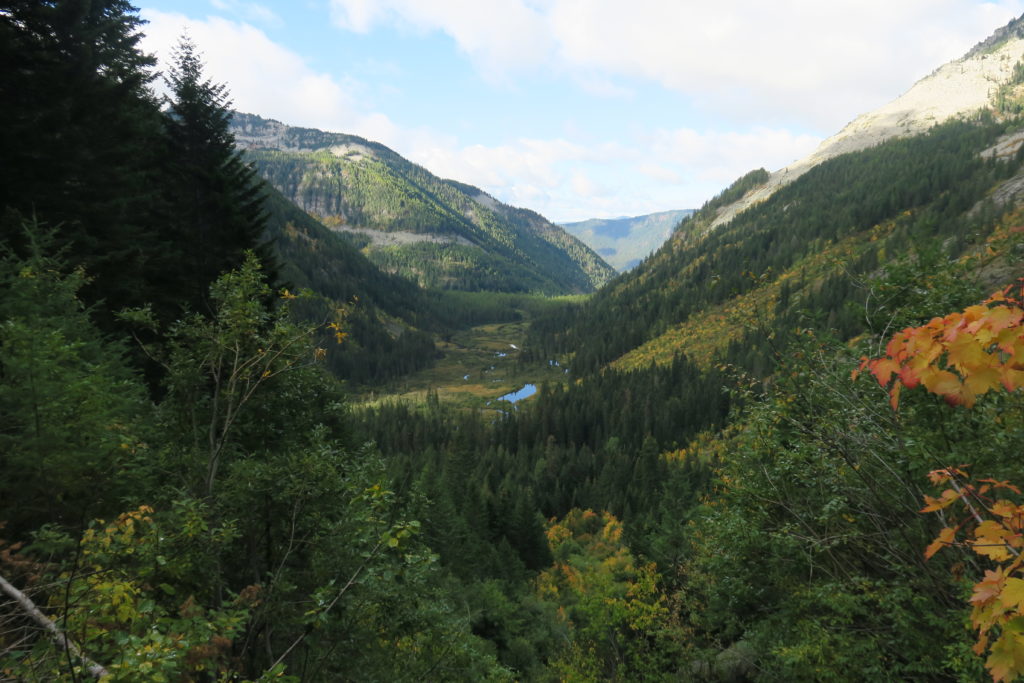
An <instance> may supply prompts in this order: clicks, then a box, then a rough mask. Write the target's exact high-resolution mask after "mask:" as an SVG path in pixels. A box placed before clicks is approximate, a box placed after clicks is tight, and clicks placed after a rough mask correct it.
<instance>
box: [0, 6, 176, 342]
mask: <svg viewBox="0 0 1024 683" xmlns="http://www.w3.org/2000/svg"><path fill="white" fill-rule="evenodd" d="M141 23H142V22H141V20H140V19H139V18H138V16H137V15H136V14H135V8H134V7H132V6H131V5H130V4H129V3H128V2H126V1H124V0H94V1H92V2H80V1H77V0H48V1H36V2H24V1H13V0H2V1H0V63H2V64H4V68H3V69H0V101H3V103H4V106H3V107H0V149H2V150H3V155H4V162H3V164H0V240H3V241H6V242H8V243H10V244H11V245H12V246H14V247H15V248H17V249H18V250H19V252H20V253H26V249H27V244H26V243H25V242H24V240H23V232H22V228H21V226H22V222H23V220H25V219H28V218H32V217H35V218H38V220H39V221H40V222H42V223H45V224H48V225H50V226H52V227H57V226H59V228H60V232H59V234H58V235H57V240H58V242H59V243H60V244H61V245H66V244H74V250H73V251H71V252H69V259H71V260H72V261H73V265H84V266H85V267H86V269H87V270H88V272H89V274H90V275H91V276H92V277H93V278H94V279H93V281H92V283H90V284H89V285H88V286H87V287H86V288H85V289H84V290H83V292H82V293H83V296H84V297H85V299H86V300H88V301H97V300H99V299H100V298H103V299H106V301H107V302H108V304H109V306H108V309H113V310H116V309H117V308H119V307H121V306H124V305H126V304H139V303H142V302H143V301H145V299H146V298H147V294H148V291H147V290H148V287H147V286H146V283H147V282H149V280H148V272H149V267H148V263H147V260H148V259H149V258H150V256H151V255H152V254H154V253H157V252H158V250H157V249H156V248H155V241H154V239H153V237H154V234H155V225H156V222H155V221H154V210H155V208H156V206H157V203H156V201H155V199H156V198H155V196H154V193H155V190H154V188H156V187H159V182H158V181H157V172H158V167H157V164H156V158H157V153H158V152H159V145H158V144H157V143H158V141H159V139H160V135H161V131H160V114H159V109H158V107H157V105H156V102H155V100H154V98H153V96H152V93H151V92H150V90H149V83H150V81H151V80H152V78H153V76H152V74H151V72H150V68H151V67H152V65H153V64H154V60H153V59H152V58H151V57H149V56H148V55H145V54H143V53H142V52H141V51H140V50H139V49H138V41H139V38H140V34H139V32H138V28H139V25H140V24H141ZM99 322H103V323H106V322H110V318H109V317H108V318H106V319H101V320H100V321H99Z"/></svg>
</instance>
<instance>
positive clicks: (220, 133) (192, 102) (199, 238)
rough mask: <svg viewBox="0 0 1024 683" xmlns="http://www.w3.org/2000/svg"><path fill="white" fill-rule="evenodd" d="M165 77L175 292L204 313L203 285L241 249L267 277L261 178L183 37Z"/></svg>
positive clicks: (221, 95)
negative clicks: (252, 256) (250, 252)
mask: <svg viewBox="0 0 1024 683" xmlns="http://www.w3.org/2000/svg"><path fill="white" fill-rule="evenodd" d="M166 81H167V85H168V87H169V89H170V91H171V98H170V101H169V103H168V107H167V109H166V112H165V113H166V129H167V138H168V144H169V153H168V157H167V174H168V178H167V184H166V186H165V187H166V189H167V190H168V193H169V196H168V201H169V204H170V206H171V207H172V220H173V223H174V225H173V229H172V231H171V235H170V236H171V238H172V240H173V241H174V243H175V247H176V249H175V252H176V254H177V255H178V256H179V261H178V263H177V264H176V265H177V268H178V269H179V270H180V272H179V273H178V276H179V277H182V278H183V281H182V282H181V283H180V285H181V289H180V291H181V292H182V294H183V295H184V298H185V300H186V301H187V302H188V303H189V304H190V305H191V306H192V308H193V309H195V310H197V311H199V312H203V313H206V312H208V311H209V302H208V301H207V299H206V296H207V291H208V288H209V285H210V283H212V282H213V281H214V280H215V279H216V278H217V276H218V275H220V274H221V273H223V272H226V271H229V270H231V269H233V268H237V267H238V266H239V265H241V263H242V260H243V254H244V252H245V250H247V249H253V250H255V251H256V252H257V254H258V255H259V257H260V260H261V261H262V262H263V263H264V267H265V268H267V267H270V270H269V273H268V279H270V280H273V279H274V276H275V272H274V271H275V270H276V269H275V268H274V267H273V263H274V259H273V256H272V254H271V252H270V249H269V247H268V246H267V245H266V244H265V242H264V240H263V233H264V228H265V223H266V213H265V210H264V199H265V198H264V190H263V182H262V181H261V180H260V179H259V177H258V176H257V175H256V172H255V170H254V169H253V168H252V167H251V166H250V165H248V164H246V163H245V161H244V160H243V158H242V155H241V152H239V151H238V150H237V149H236V148H235V137H234V135H233V134H232V132H231V129H230V123H231V117H232V111H231V102H230V100H229V99H228V93H227V87H226V86H225V85H223V84H215V83H213V82H212V81H211V80H209V79H207V78H205V77H204V75H203V63H202V60H201V58H200V55H199V54H198V52H197V50H196V47H195V45H194V44H193V43H192V41H191V40H190V39H189V38H188V37H187V36H183V37H182V38H181V40H180V42H179V44H178V47H177V50H176V52H175V55H174V63H173V65H172V67H171V69H170V72H169V73H168V74H167V76H166Z"/></svg>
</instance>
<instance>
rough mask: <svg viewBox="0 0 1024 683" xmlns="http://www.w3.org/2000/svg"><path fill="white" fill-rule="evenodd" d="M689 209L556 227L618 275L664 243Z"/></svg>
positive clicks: (690, 212)
mask: <svg viewBox="0 0 1024 683" xmlns="http://www.w3.org/2000/svg"><path fill="white" fill-rule="evenodd" d="M692 213H693V209H678V210H675V211H659V212H658V213H649V214H647V215H644V216H633V217H628V216H623V217H621V218H591V219H589V220H585V221H577V222H575V223H561V224H560V225H561V226H562V227H563V228H565V229H566V230H568V231H569V233H570V234H572V235H574V236H576V237H578V238H579V239H581V240H583V242H584V243H585V244H586V245H587V246H588V247H590V248H591V249H593V250H594V251H596V252H597V253H598V254H600V255H601V256H602V257H603V258H604V260H605V261H607V262H608V263H610V264H611V265H612V266H614V267H615V269H616V270H618V271H619V272H620V273H621V272H623V271H625V270H629V269H630V268H633V267H635V266H636V265H637V264H638V263H640V261H642V260H643V259H644V258H645V257H646V256H647V255H649V254H650V253H651V252H653V251H654V250H655V249H657V248H658V247H660V246H661V244H662V242H664V241H665V240H667V239H668V237H669V235H671V234H672V230H673V229H674V228H675V227H676V226H677V225H678V224H679V221H681V220H682V219H683V218H685V217H687V216H689V215H690V214H692Z"/></svg>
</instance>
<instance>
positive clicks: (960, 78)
mask: <svg viewBox="0 0 1024 683" xmlns="http://www.w3.org/2000/svg"><path fill="white" fill-rule="evenodd" d="M1022 59H1024V17H1021V18H1019V19H1015V20H1013V21H1011V22H1010V23H1009V24H1007V25H1006V26H1004V27H1002V28H1000V29H998V30H997V31H996V32H995V33H993V34H992V36H990V37H989V38H987V39H986V40H983V41H982V42H980V43H978V44H977V45H975V46H974V47H973V48H972V49H971V50H970V51H969V52H968V53H967V54H966V55H964V56H963V57H961V58H960V59H957V60H955V61H952V62H949V63H948V64H946V65H944V66H942V67H940V68H938V69H936V70H935V71H934V72H933V73H932V74H930V75H928V76H926V77H925V78H922V79H921V80H920V81H918V82H917V83H915V84H914V86H913V87H912V88H910V90H908V91H907V92H905V93H904V94H903V95H901V96H900V97H898V98H896V99H895V100H893V101H892V102H889V103H888V104H886V105H884V106H882V107H879V108H878V109H876V110H874V111H872V112H868V113H866V114H861V115H860V116H858V117H857V118H856V119H854V120H853V121H851V122H850V123H849V124H847V125H846V127H845V128H843V129H842V130H841V131H839V132H838V133H837V134H835V135H833V136H832V137H830V138H828V139H827V140H825V141H824V142H822V143H821V145H819V146H818V149H816V150H815V151H814V152H813V153H812V154H811V155H810V156H807V157H805V158H803V159H800V160H799V161H797V162H794V163H792V164H790V165H789V166H786V167H785V168H781V169H779V170H777V171H775V172H774V173H772V174H771V177H770V178H769V180H768V182H767V183H765V184H764V185H762V186H760V187H758V188H755V189H754V190H752V191H751V192H749V193H747V194H746V195H745V196H744V197H743V198H742V199H740V200H739V201H737V202H735V203H734V204H730V205H729V206H725V207H723V208H722V209H721V210H720V211H719V213H718V215H717V216H716V217H715V220H714V221H713V222H712V223H711V228H715V227H717V226H719V225H723V224H725V223H728V222H729V221H730V220H732V219H733V218H734V217H735V216H736V215H737V214H738V213H740V212H741V211H743V210H745V209H746V208H748V207H750V206H752V205H754V204H757V203H759V202H762V201H764V200H765V199H767V198H768V197H770V196H771V195H772V194H773V193H774V192H775V191H776V190H778V189H779V188H780V187H782V186H784V185H786V184H788V183H791V182H793V181H794V180H796V179H797V178H799V177H800V176H801V175H803V174H804V173H806V172H807V171H808V170H810V169H811V168H814V167H815V166H817V165H818V164H820V163H821V162H823V161H826V160H828V159H831V158H833V157H837V156H839V155H841V154H846V153H847V152H855V151H858V150H861V149H865V148H867V147H872V146H874V145H877V144H878V143H880V142H883V141H885V140H889V139H891V138H895V137H901V136H909V135H914V134H916V133H920V132H923V131H925V130H927V129H929V128H931V127H932V126H934V125H935V124H937V123H943V122H944V121H948V120H949V119H951V118H954V117H958V116H968V115H971V114H973V113H975V112H977V111H978V110H979V109H981V108H983V107H987V106H990V105H991V104H993V102H994V99H995V98H996V96H997V95H998V94H999V92H1000V88H1001V87H1002V86H1005V85H1006V84H1008V83H1009V82H1010V80H1011V79H1012V78H1013V77H1014V67H1015V66H1017V64H1018V62H1020V61H1021V60H1022Z"/></svg>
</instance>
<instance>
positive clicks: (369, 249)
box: [232, 113, 614, 294]
mask: <svg viewBox="0 0 1024 683" xmlns="http://www.w3.org/2000/svg"><path fill="white" fill-rule="evenodd" d="M232 131H233V132H234V134H235V138H236V141H237V144H238V145H239V147H241V148H243V149H244V150H245V151H246V155H247V157H248V158H249V159H250V160H252V161H253V162H255V163H256V166H257V168H258V170H259V172H260V174H261V175H262V176H263V177H264V178H266V179H267V181H268V182H270V184H271V185H273V186H274V187H275V188H277V189H278V190H279V191H281V192H282V194H284V196H285V197H287V198H288V199H290V200H291V201H293V202H294V203H295V204H297V205H298V206H299V207H301V208H302V209H304V210H305V211H307V212H308V213H309V214H310V215H312V216H314V217H316V218H317V219H318V220H320V221H321V222H323V223H324V224H325V225H327V226H329V227H330V228H332V229H333V230H336V231H337V232H339V233H342V234H345V235H346V236H348V237H349V238H350V239H351V240H352V241H353V242H354V243H355V244H357V245H358V246H359V247H360V248H361V250H362V251H363V253H364V254H365V255H366V256H367V257H368V258H369V259H370V260H371V261H372V262H374V263H375V264H377V265H378V266H380V267H381V268H383V269H384V270H386V271H388V272H392V273H397V274H400V275H403V276H406V277H408V278H410V279H412V280H415V281H417V282H419V283H420V284H421V285H423V286H425V287H433V288H441V289H460V290H467V291H478V290H489V291H500V292H543V293H547V294H564V293H582V292H589V291H593V290H594V289H595V288H596V287H599V286H600V285H601V284H603V283H604V282H605V281H607V280H608V279H609V278H610V277H611V276H612V275H613V274H614V270H613V269H612V268H611V266H609V265H608V264H607V263H605V262H604V261H603V260H602V259H601V257H599V256H598V255H597V254H596V253H594V252H593V251H592V250H591V249H590V248H588V247H587V246H586V245H585V244H583V243H582V242H580V241H579V240H577V239H576V238H575V237H572V236H571V235H569V234H568V233H566V232H565V231H564V230H562V229H561V228H559V227H558V226H556V225H554V224H552V223H551V222H550V221H548V220H547V219H545V218H544V217H542V216H540V215H539V214H537V213H535V212H533V211H529V210H526V209H518V208H514V207H511V206H507V205H505V204H502V203H501V202H499V201H497V200H496V199H494V198H493V197H491V196H490V195H488V194H486V193H485V192H483V191H481V190H480V189H478V188H475V187H472V186H470V185H465V184H462V183H458V182H455V181H451V180H442V179H440V178H437V177H436V176H434V175H432V174H431V173H430V172H429V171H427V170H426V169H424V168H422V167H420V166H417V165H415V164H413V163H411V162H409V161H408V160H406V159H404V158H402V157H401V156H399V155H398V154H396V153H395V152H393V151H392V150H390V149H388V148H387V147H385V146H383V145H380V144H378V143H374V142H370V141H368V140H364V139H363V138H359V137H356V136H352V135H343V134H339V133H325V132H323V131H318V130H314V129H308V128H294V127H291V126H286V125H284V124H282V123H280V122H277V121H273V120H269V119H263V118H260V117H259V116H254V115H251V114H241V113H236V114H235V116H234V119H233V122H232Z"/></svg>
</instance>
